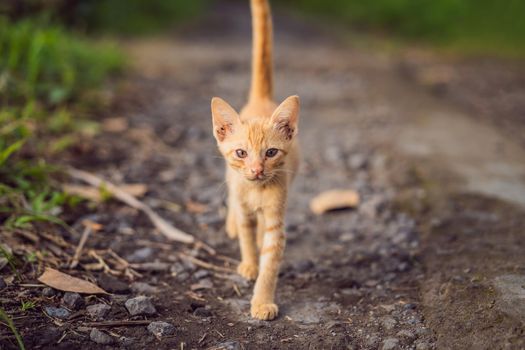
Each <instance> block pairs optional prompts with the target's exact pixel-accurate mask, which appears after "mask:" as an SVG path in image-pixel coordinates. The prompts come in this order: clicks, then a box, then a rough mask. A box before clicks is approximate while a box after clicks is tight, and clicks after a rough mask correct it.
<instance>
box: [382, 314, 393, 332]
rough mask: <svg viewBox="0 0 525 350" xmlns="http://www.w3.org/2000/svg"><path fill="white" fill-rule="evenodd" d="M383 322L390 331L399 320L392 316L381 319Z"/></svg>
mask: <svg viewBox="0 0 525 350" xmlns="http://www.w3.org/2000/svg"><path fill="white" fill-rule="evenodd" d="M381 324H382V325H383V328H384V329H386V330H388V331H390V330H392V329H394V327H395V326H396V324H397V321H396V320H395V319H394V318H392V317H385V318H383V319H382V320H381Z"/></svg>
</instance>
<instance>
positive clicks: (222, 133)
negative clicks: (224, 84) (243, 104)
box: [211, 97, 240, 142]
mask: <svg viewBox="0 0 525 350" xmlns="http://www.w3.org/2000/svg"><path fill="white" fill-rule="evenodd" d="M211 115H212V119H213V135H214V136H215V138H216V139H217V141H219V142H222V141H224V139H225V138H226V136H228V135H230V134H231V133H233V131H234V129H235V127H236V126H237V125H238V124H239V123H240V117H239V114H237V112H235V110H234V109H233V108H232V107H231V106H230V105H229V104H228V103H227V102H226V101H224V100H223V99H222V98H220V97H214V98H212V99H211Z"/></svg>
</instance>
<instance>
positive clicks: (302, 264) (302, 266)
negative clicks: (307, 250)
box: [293, 259, 314, 273]
mask: <svg viewBox="0 0 525 350" xmlns="http://www.w3.org/2000/svg"><path fill="white" fill-rule="evenodd" d="M313 267H314V263H313V262H312V260H309V259H306V260H299V261H298V262H296V263H295V264H293V268H294V270H295V271H297V272H299V273H303V272H307V271H309V270H311V269H312V268H313Z"/></svg>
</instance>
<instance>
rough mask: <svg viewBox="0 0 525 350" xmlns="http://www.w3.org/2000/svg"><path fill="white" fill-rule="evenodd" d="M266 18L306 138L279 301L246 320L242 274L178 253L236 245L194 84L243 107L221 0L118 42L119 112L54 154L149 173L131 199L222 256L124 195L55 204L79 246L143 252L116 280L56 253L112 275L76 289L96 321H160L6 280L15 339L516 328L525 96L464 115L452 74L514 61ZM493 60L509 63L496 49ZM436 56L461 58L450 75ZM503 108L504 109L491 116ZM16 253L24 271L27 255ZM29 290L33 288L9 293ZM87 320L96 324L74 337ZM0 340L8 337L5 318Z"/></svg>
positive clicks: (441, 341) (288, 339)
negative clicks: (85, 230)
mask: <svg viewBox="0 0 525 350" xmlns="http://www.w3.org/2000/svg"><path fill="white" fill-rule="evenodd" d="M275 36H276V44H275V46H276V48H275V52H276V57H275V60H276V89H277V91H276V95H277V97H278V98H279V99H283V98H284V97H286V96H288V95H291V94H295V93H297V94H299V95H300V96H301V102H302V114H301V126H300V138H301V143H302V157H303V163H302V168H301V171H300V174H299V176H298V178H297V181H296V182H295V183H294V186H293V190H292V193H291V197H290V204H289V209H288V216H287V234H288V245H287V252H286V257H285V262H284V264H283V267H282V272H281V276H280V281H279V288H278V293H277V301H278V303H279V304H280V306H281V312H280V316H279V318H278V319H277V320H275V321H272V322H262V321H256V320H252V319H251V318H250V317H249V313H248V311H249V300H250V296H251V288H252V285H251V284H250V283H247V282H245V281H244V280H243V279H242V278H240V277H239V276H237V275H235V274H234V273H226V272H214V271H210V270H207V269H205V268H202V267H199V266H196V265H195V264H192V263H189V262H188V261H187V260H184V259H181V258H180V256H179V255H178V253H179V252H181V251H184V252H185V253H186V254H190V255H193V256H195V257H197V258H199V259H201V260H205V261H207V262H209V263H213V264H215V265H217V266H221V267H226V268H230V269H234V268H235V264H234V262H233V261H231V259H238V244H237V242H235V241H231V240H229V239H228V238H227V236H226V234H225V232H224V214H225V205H224V202H225V187H224V184H223V170H224V164H223V161H222V159H221V158H220V157H219V155H218V152H217V151H216V150H215V144H214V140H213V137H212V134H211V128H210V126H211V120H210V118H211V117H210V112H209V101H210V98H211V97H212V96H221V97H223V98H225V99H226V100H228V101H230V102H231V103H232V105H234V106H235V107H237V108H238V107H241V105H242V103H243V100H244V97H245V96H246V93H247V88H248V84H249V63H250V22H249V16H248V8H245V6H242V4H237V3H234V4H229V5H224V4H223V5H220V6H218V7H217V10H216V11H215V12H214V13H213V14H211V15H210V16H208V17H206V18H204V19H202V20H201V21H200V22H199V23H196V24H194V25H191V26H188V27H186V28H184V30H182V31H178V32H177V33H174V34H173V35H172V36H170V37H161V38H157V39H145V40H142V41H130V42H127V43H125V46H126V50H128V52H129V56H130V58H131V60H132V62H133V65H134V66H133V69H132V72H131V73H130V74H129V76H128V77H127V78H126V79H125V80H124V81H123V82H122V83H121V84H120V85H119V86H118V88H117V96H116V99H115V105H114V106H113V107H112V108H111V110H110V111H108V113H107V115H105V116H102V117H104V118H115V117H122V118H124V119H125V121H126V125H127V126H126V127H124V128H122V129H120V130H119V131H113V132H111V131H109V130H106V131H104V132H103V133H101V134H100V135H98V136H96V138H95V139H93V140H89V141H86V142H84V143H82V144H81V145H79V146H78V147H77V148H76V149H75V150H74V151H73V152H71V154H70V155H69V158H68V159H65V160H64V162H65V163H67V164H72V165H73V166H76V167H78V168H81V169H85V170H89V171H91V172H95V173H97V174H99V175H100V176H103V177H105V178H107V179H109V180H111V181H113V182H115V183H144V184H146V185H147V186H148V192H147V194H146V196H145V198H144V201H145V202H147V203H148V204H150V205H151V206H152V207H154V208H155V209H156V210H157V211H158V212H159V213H161V214H162V216H164V217H165V218H167V219H169V220H170V221H171V222H173V223H174V224H175V225H176V226H178V227H180V228H181V229H184V230H186V231H187V232H191V233H192V234H194V235H195V236H197V237H198V238H199V239H200V240H202V241H205V242H207V243H208V244H210V245H211V246H213V247H214V248H215V249H216V250H217V252H219V253H220V254H221V255H223V256H226V257H229V258H230V259H224V258H222V259H221V258H220V257H216V256H215V257H213V256H210V255H209V254H206V253H204V252H203V250H202V249H197V248H193V249H191V247H184V246H183V245H182V244H173V243H170V242H168V241H166V239H165V238H164V237H163V236H161V235H160V234H159V233H158V232H156V231H155V230H154V229H153V228H152V226H151V224H150V223H149V221H148V220H147V218H146V217H145V216H143V215H142V214H140V213H139V212H137V211H136V210H133V209H130V208H127V207H125V206H124V205H123V204H120V203H117V202H114V201H110V202H106V203H102V204H100V205H98V206H96V207H88V206H84V207H81V208H79V209H77V211H76V212H74V213H69V215H70V217H69V218H68V222H69V223H71V224H72V225H73V226H74V227H76V226H78V225H79V223H80V222H81V221H82V220H83V219H86V218H88V219H91V220H94V221H96V222H98V223H100V224H102V225H103V229H102V230H101V231H100V232H98V233H96V234H94V235H93V236H92V237H91V238H90V239H89V241H88V243H87V247H88V248H91V249H112V250H113V251H114V252H116V253H117V254H118V255H119V256H121V257H124V258H125V259H127V260H128V261H130V262H133V263H136V264H144V263H153V264H150V268H149V271H148V270H146V271H144V269H142V270H139V271H140V272H141V274H142V275H143V276H142V277H140V278H136V279H135V281H131V280H130V279H129V278H127V277H125V276H117V277H116V279H117V280H118V281H120V282H122V283H121V285H120V286H119V283H117V282H115V281H110V282H108V281H107V280H106V281H105V282H104V278H103V277H102V275H103V274H104V273H103V272H97V271H84V270H82V267H79V268H77V270H76V271H68V270H67V269H64V271H67V272H69V273H71V274H76V275H81V276H84V277H85V276H87V277H89V278H91V279H92V280H93V281H98V283H99V284H100V285H101V286H102V287H104V288H106V289H114V290H116V291H117V292H115V293H113V295H112V296H108V297H106V296H104V297H93V296H89V297H85V298H84V301H85V305H91V304H95V303H98V302H104V303H107V304H109V305H110V306H111V312H110V313H109V315H107V316H105V321H108V320H130V319H134V320H144V319H147V320H152V321H166V322H168V323H171V324H172V325H174V326H175V333H174V334H173V335H170V336H165V337H160V338H157V337H155V336H154V335H152V334H151V333H149V332H148V330H147V329H146V326H145V325H138V326H133V327H132V326H118V327H111V328H106V327H101V326H96V325H95V326H93V325H92V324H90V322H92V320H90V318H89V317H88V316H87V315H86V312H85V306H82V307H81V308H80V309H78V310H73V311H72V316H71V317H70V318H69V319H67V320H58V319H54V318H52V317H49V316H47V315H46V314H45V313H44V311H43V310H44V308H45V307H46V306H61V305H62V294H61V293H59V292H58V293H57V294H56V295H54V296H45V295H43V294H42V289H41V288H34V287H21V286H18V285H16V284H10V285H8V286H7V288H5V289H3V290H2V291H1V293H2V294H1V300H2V304H3V306H4V308H6V309H7V311H9V312H10V313H11V314H14V315H15V317H14V321H15V324H16V326H17V328H18V329H19V331H20V332H21V333H22V335H23V338H24V341H25V343H26V346H27V348H28V349H99V348H100V349H103V348H129V349H151V348H157V349H174V348H180V349H182V348H184V349H201V348H203V349H207V348H214V349H418V350H424V349H500V348H501V349H523V348H525V335H524V331H525V326H524V321H525V313H522V312H521V311H520V308H519V307H517V308H516V307H512V305H513V304H519V303H523V300H525V287H524V286H521V287H520V285H519V283H518V282H516V283H518V284H517V287H515V285H514V284H512V283H514V282H513V281H520V278H523V276H524V275H525V255H524V254H523V252H524V251H525V246H524V245H525V240H524V238H525V237H524V236H525V215H524V214H525V211H524V208H523V205H524V204H525V195H524V194H525V190H524V189H525V153H524V152H523V141H522V139H520V137H521V136H523V134H520V133H519V132H518V130H523V122H522V120H521V119H519V117H518V116H520V115H521V116H522V115H524V114H523V112H524V111H525V106H524V105H523V103H522V102H523V101H522V99H521V98H510V100H508V99H507V102H506V103H500V104H498V103H489V104H488V105H489V106H490V108H488V107H487V108H488V109H486V110H484V113H483V117H482V118H481V117H479V116H478V114H477V113H476V112H475V111H476V109H475V108H479V104H478V103H476V102H475V101H477V100H478V101H485V102H486V98H487V97H486V96H487V92H486V90H484V89H469V88H465V86H467V87H468V86H470V85H473V86H479V84H485V83H486V84H497V86H498V87H499V88H498V91H499V92H498V93H499V95H500V96H523V95H524V94H525V83H524V82H525V79H524V76H523V75H522V73H519V72H523V70H520V69H521V68H520V65H519V64H518V63H514V65H515V68H512V69H514V70H513V72H514V73H516V74H521V75H518V76H516V75H515V74H510V75H509V74H486V73H487V71H486V69H485V68H484V67H486V65H487V64H488V63H486V62H479V61H475V62H471V61H469V62H470V63H469V64H468V69H467V68H465V65H466V64H467V63H465V61H458V59H457V58H455V59H450V58H444V57H439V56H436V55H432V56H431V57H432V59H427V58H426V57H428V56H423V58H421V57H422V56H418V55H414V54H410V55H400V54H392V53H385V52H382V51H378V50H377V49H366V48H363V47H362V46H360V47H354V46H352V45H350V44H348V43H347V42H346V41H345V40H344V39H343V38H342V37H334V35H333V32H326V31H323V30H322V29H319V28H315V27H312V26H311V25H310V24H308V23H306V22H302V21H301V20H297V19H296V20H291V19H290V18H289V17H288V16H286V15H285V14H281V13H279V12H278V11H277V13H276V16H275ZM490 66H491V67H496V68H494V70H497V69H498V68H497V67H502V68H500V69H502V70H503V69H507V68H503V67H504V66H505V63H504V62H498V61H491V62H490ZM436 67H438V68H436ZM443 67H445V68H443ZM432 69H434V71H437V72H438V73H435V74H434V73H433V74H434V75H432V74H430V76H431V78H430V79H428V76H429V74H427V73H425V74H426V75H425V74H424V73H422V72H423V71H425V70H426V71H429V70H432ZM450 70H453V71H454V72H456V71H464V70H467V71H468V74H467V73H465V74H456V75H454V74H452V76H453V77H454V78H453V79H452V78H450V74H449V73H447V72H449V71H450ZM443 72H445V73H443ZM436 77H437V78H436ZM480 82H481V83H480ZM469 84H470V85H469ZM443 91H446V93H443ZM501 98H503V97H501ZM473 106H474V107H473ZM507 117H508V118H507ZM502 120H505V122H504V123H505V125H507V123H511V127H507V126H506V127H500V126H499V124H501V123H500V121H502ZM332 188H353V189H355V190H357V191H359V193H360V195H361V197H362V203H361V204H360V206H359V208H358V209H356V210H344V211H337V212H333V213H329V214H327V215H324V216H315V215H313V214H312V213H311V212H310V211H309V209H308V202H309V200H310V199H311V198H312V197H313V196H315V195H316V194H318V193H319V192H320V191H322V190H328V189H332ZM41 229H42V230H45V229H46V228H45V226H43V227H42V228H41ZM63 234H64V238H65V239H66V241H68V242H70V243H71V244H73V246H74V245H76V244H77V243H78V239H79V237H74V236H69V235H68V234H67V233H65V232H64V233H63ZM81 266H82V265H81ZM151 266H153V269H154V270H155V271H151V269H152V267H151ZM2 273H3V274H4V273H5V275H7V274H8V273H9V271H7V270H3V271H2ZM24 273H25V274H26V276H27V277H28V278H29V279H31V278H32V279H33V280H34V279H36V277H37V272H36V271H35V270H33V269H32V268H27V269H26V270H24ZM509 276H510V277H509ZM137 281H139V282H144V283H147V284H148V285H149V286H151V287H155V290H154V291H150V292H147V294H149V295H150V296H151V298H152V301H153V303H154V305H155V307H156V309H157V314H156V315H155V316H148V317H145V316H136V317H131V316H130V315H129V314H128V312H127V311H126V309H125V307H124V302H125V301H126V300H127V299H129V298H131V297H133V296H136V295H139V294H145V292H144V291H137V290H136V288H132V286H133V285H132V282H137ZM520 288H521V289H522V290H520ZM509 291H510V292H509ZM520 293H521V294H520ZM26 299H31V300H37V304H38V306H37V307H36V308H35V309H32V310H29V311H27V312H21V311H20V309H19V305H20V301H21V300H26ZM509 305H511V306H509ZM93 327H98V328H100V329H101V330H104V331H107V332H108V333H107V334H109V335H110V336H111V337H112V339H113V343H112V344H110V345H102V344H98V343H96V342H94V341H92V340H90V332H91V329H92V328H93ZM0 347H1V348H2V349H4V348H5V349H12V348H16V347H15V343H14V338H13V337H12V335H10V333H9V332H8V330H7V329H6V328H5V327H2V328H0Z"/></svg>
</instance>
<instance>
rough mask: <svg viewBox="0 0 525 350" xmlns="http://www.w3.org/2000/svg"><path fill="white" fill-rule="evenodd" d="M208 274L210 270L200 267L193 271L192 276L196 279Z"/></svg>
mask: <svg viewBox="0 0 525 350" xmlns="http://www.w3.org/2000/svg"><path fill="white" fill-rule="evenodd" d="M208 276H210V271H208V270H202V269H201V270H197V271H195V273H194V274H193V277H194V278H195V279H198V280H200V279H202V278H205V277H208Z"/></svg>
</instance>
